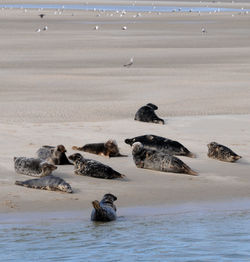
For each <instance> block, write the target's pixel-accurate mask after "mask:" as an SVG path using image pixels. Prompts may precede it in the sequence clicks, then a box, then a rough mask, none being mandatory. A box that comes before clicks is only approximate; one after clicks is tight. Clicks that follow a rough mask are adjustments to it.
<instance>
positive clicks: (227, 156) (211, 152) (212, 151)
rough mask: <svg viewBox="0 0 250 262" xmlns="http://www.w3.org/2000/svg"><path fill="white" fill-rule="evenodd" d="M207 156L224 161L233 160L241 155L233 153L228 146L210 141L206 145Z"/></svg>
mask: <svg viewBox="0 0 250 262" xmlns="http://www.w3.org/2000/svg"><path fill="white" fill-rule="evenodd" d="M207 147H208V154H207V155H208V157H210V158H213V159H218V160H220V161H225V162H235V161H237V160H239V159H240V158H241V156H239V155H237V154H236V153H234V152H233V151H232V150H231V149H230V148H228V147H226V146H223V145H220V144H218V143H216V142H211V143H209V144H208V145H207Z"/></svg>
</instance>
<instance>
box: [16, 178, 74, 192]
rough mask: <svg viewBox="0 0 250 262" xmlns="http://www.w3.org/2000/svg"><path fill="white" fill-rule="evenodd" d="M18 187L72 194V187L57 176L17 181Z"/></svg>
mask: <svg viewBox="0 0 250 262" xmlns="http://www.w3.org/2000/svg"><path fill="white" fill-rule="evenodd" d="M15 184H16V185H18V186H25V187H30V188H36V189H44V190H51V191H63V192H66V193H72V192H73V191H72V189H71V186H70V185H69V184H68V183H66V182H65V181H64V180H63V179H62V178H60V177H56V176H52V175H50V176H45V177H41V178H39V179H29V180H26V181H16V182H15Z"/></svg>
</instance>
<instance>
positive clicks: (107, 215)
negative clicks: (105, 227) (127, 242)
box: [91, 194, 117, 222]
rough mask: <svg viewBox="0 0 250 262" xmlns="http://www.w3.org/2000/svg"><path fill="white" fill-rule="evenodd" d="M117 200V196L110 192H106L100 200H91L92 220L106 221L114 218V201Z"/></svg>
mask: <svg viewBox="0 0 250 262" xmlns="http://www.w3.org/2000/svg"><path fill="white" fill-rule="evenodd" d="M116 200H117V197H116V196H114V195H112V194H106V195H104V196H103V199H102V201H101V202H99V201H98V200H95V201H93V202H92V205H93V207H94V209H93V210H92V213H91V220H92V221H103V222H108V221H112V220H116V206H115V205H114V201H116Z"/></svg>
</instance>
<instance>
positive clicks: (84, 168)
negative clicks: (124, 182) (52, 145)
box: [69, 153, 125, 179]
mask: <svg viewBox="0 0 250 262" xmlns="http://www.w3.org/2000/svg"><path fill="white" fill-rule="evenodd" d="M69 159H70V160H71V161H73V162H74V168H75V174H76V175H80V176H91V177H96V178H105V179H113V178H124V177H125V176H124V175H122V174H120V173H119V172H117V171H115V170H114V169H113V168H111V167H109V166H107V165H104V164H102V163H101V162H99V161H96V160H93V159H86V158H84V157H83V156H82V155H81V154H79V153H75V154H73V155H71V156H69Z"/></svg>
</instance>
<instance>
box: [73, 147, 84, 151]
mask: <svg viewBox="0 0 250 262" xmlns="http://www.w3.org/2000/svg"><path fill="white" fill-rule="evenodd" d="M72 149H73V150H80V151H82V147H78V146H72Z"/></svg>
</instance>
